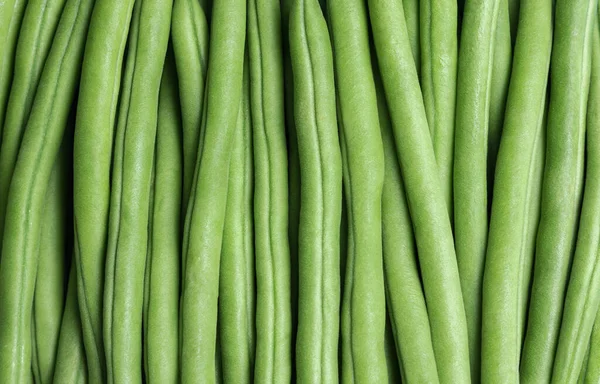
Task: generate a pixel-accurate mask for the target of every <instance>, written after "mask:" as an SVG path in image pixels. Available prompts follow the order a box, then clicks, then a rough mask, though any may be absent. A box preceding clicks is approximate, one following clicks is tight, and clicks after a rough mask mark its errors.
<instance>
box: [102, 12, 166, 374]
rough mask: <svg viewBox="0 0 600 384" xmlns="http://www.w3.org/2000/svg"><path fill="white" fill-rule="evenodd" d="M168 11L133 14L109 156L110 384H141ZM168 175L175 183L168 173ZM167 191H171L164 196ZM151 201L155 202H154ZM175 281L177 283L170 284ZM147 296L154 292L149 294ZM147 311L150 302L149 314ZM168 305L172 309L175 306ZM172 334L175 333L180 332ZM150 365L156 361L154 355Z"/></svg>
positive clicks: (106, 341) (106, 292) (107, 309)
mask: <svg viewBox="0 0 600 384" xmlns="http://www.w3.org/2000/svg"><path fill="white" fill-rule="evenodd" d="M171 9H172V2H171V1H163V0H141V1H138V2H136V4H135V6H134V9H133V18H132V21H131V31H130V33H129V43H128V52H127V60H126V67H125V75H124V77H123V83H122V84H123V91H122V94H121V103H120V105H119V117H118V122H117V132H116V137H115V149H114V154H113V159H114V160H113V169H112V187H111V188H112V189H111V192H112V194H111V202H110V214H109V229H108V245H107V255H106V269H105V280H104V282H105V283H104V324H103V329H104V333H103V335H104V348H105V355H106V372H107V382H108V383H139V382H141V381H142V369H141V368H142V343H141V340H140V336H141V334H142V314H143V309H142V307H143V297H144V270H145V265H146V256H147V247H148V237H149V236H155V232H154V231H153V233H152V235H150V234H149V233H148V232H149V231H148V218H149V216H150V212H149V210H150V209H149V208H150V204H149V200H150V189H151V175H152V166H153V158H154V146H155V139H156V130H157V120H158V116H157V115H158V102H159V90H160V82H161V77H162V73H163V64H164V60H165V55H166V51H167V44H168V40H169V31H170V27H171V23H170V22H171ZM167 172H169V171H167ZM160 173H162V172H161V170H159V169H158V165H157V177H159V176H160V175H159V174H160ZM170 176H171V177H176V175H173V174H171V175H170ZM171 191H172V189H171V188H170V189H169V193H170V192H171ZM155 193H157V192H156V191H155ZM156 199H159V197H158V196H156ZM156 199H155V200H156ZM156 209H158V207H157V206H156V205H155V206H153V212H152V213H153V219H154V220H156V219H157V218H156V216H154V213H156ZM176 218H178V217H176ZM158 223H161V224H160V225H158V228H154V227H156V225H155V226H153V227H152V229H156V230H173V229H174V228H173V221H172V220H169V224H168V225H166V224H165V225H163V224H162V220H161V219H160V218H159V219H158ZM159 237H161V240H160V241H158V242H157V241H152V246H155V245H158V246H165V247H170V246H172V245H171V244H172V243H173V242H175V243H176V242H177V239H178V236H175V238H174V239H173V238H171V242H170V243H169V242H168V241H167V240H166V239H164V238H162V236H159ZM153 240H154V239H153ZM157 243H158V244H157ZM170 252H173V251H172V250H171V251H170ZM176 252H177V251H175V253H176ZM157 253H160V254H161V256H163V255H164V252H163V251H156V252H155V251H154V250H152V254H153V255H155V254H157ZM152 257H154V256H152ZM152 268H153V267H152V266H150V269H152ZM151 273H152V271H151V270H150V274H151ZM167 276H168V272H166V271H161V278H163V280H162V281H161V283H162V284H164V286H165V287H166V286H167V284H168V283H166V282H165V280H167V279H168V278H167ZM172 279H173V277H171V280H172ZM177 280H178V279H177V276H175V281H177ZM150 290H151V291H152V287H151V288H150ZM153 294H154V293H153ZM175 296H176V295H175ZM170 297H172V295H171V296H170ZM151 305H152V303H150V304H149V307H150V306H151ZM171 305H172V306H173V307H175V306H176V305H177V304H176V303H171ZM163 309H165V311H168V310H167V309H166V308H163ZM150 310H151V309H150ZM169 312H170V313H171V315H172V314H173V313H176V310H174V309H173V308H171V310H170V311H169ZM154 317H155V316H154V314H153V313H150V314H149V315H148V318H149V319H150V318H152V319H154ZM170 324H171V325H172V322H171V323H170ZM170 331H171V332H175V333H177V329H175V330H171V329H170ZM162 336H164V335H162ZM171 338H173V334H171ZM164 339H166V336H165V337H164ZM171 352H174V351H173V350H171ZM149 358H150V359H153V357H152V356H149ZM172 365H173V363H172V362H171V366H172ZM171 369H173V367H171Z"/></svg>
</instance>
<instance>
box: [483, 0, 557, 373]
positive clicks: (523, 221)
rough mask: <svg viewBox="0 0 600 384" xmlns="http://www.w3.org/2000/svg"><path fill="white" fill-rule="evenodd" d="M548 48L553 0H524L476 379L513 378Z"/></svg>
mask: <svg viewBox="0 0 600 384" xmlns="http://www.w3.org/2000/svg"><path fill="white" fill-rule="evenodd" d="M551 49H552V1H550V0H525V1H523V4H522V7H521V25H520V26H519V36H517V41H516V45H515V55H514V59H513V64H514V66H513V71H512V74H511V79H510V86H509V90H508V99H507V105H506V115H505V117H504V128H503V131H502V139H501V142H500V148H499V152H498V161H497V165H496V172H495V183H494V199H493V202H492V211H491V217H490V230H489V238H488V245H487V253H486V260H485V273H484V279H483V307H482V330H481V343H482V345H481V381H482V382H500V381H503V380H504V381H505V382H513V383H514V382H518V381H519V361H520V356H521V345H522V341H523V334H524V328H525V319H526V314H527V304H528V303H527V298H528V293H529V285H530V281H531V274H532V265H533V256H534V252H535V236H536V231H537V226H538V223H539V212H540V200H541V184H542V172H543V168H544V150H545V145H544V143H545V142H544V138H545V129H546V124H545V118H544V116H545V113H544V111H545V109H546V104H547V103H546V99H547V97H546V88H547V79H548V70H549V66H550V52H551Z"/></svg>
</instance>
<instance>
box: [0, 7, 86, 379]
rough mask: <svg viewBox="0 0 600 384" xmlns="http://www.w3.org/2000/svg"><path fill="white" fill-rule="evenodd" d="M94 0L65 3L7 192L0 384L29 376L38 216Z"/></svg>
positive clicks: (0, 273)
mask: <svg viewBox="0 0 600 384" xmlns="http://www.w3.org/2000/svg"><path fill="white" fill-rule="evenodd" d="M92 6H93V0H68V1H67V4H66V5H65V8H64V10H63V13H62V15H61V19H60V21H59V24H58V28H57V31H56V35H55V37H54V41H53V43H52V48H51V49H50V53H49V54H48V58H47V60H46V64H45V66H44V71H43V72H42V76H41V78H40V83H39V86H38V89H37V92H36V96H35V98H34V102H33V106H32V109H31V115H30V117H29V120H28V123H27V126H26V129H25V134H24V135H23V141H22V143H21V149H20V150H19V156H18V158H17V163H16V166H15V171H14V175H13V178H12V182H11V185H10V189H9V194H8V204H7V207H8V209H7V212H6V226H5V229H4V231H5V232H4V233H5V235H6V237H5V241H4V242H3V244H2V255H3V257H2V261H1V262H0V307H1V308H2V311H0V324H2V325H3V326H2V327H0V348H1V349H0V382H2V383H22V382H25V381H26V380H28V378H29V377H30V375H31V343H30V337H31V330H30V328H31V316H32V306H33V297H34V296H33V295H34V286H35V278H36V271H37V259H38V252H39V239H40V233H41V223H42V220H41V216H42V212H43V204H44V201H45V200H44V198H45V196H46V190H47V189H48V188H47V187H48V182H49V179H50V174H51V171H52V167H53V164H54V162H55V160H56V157H57V155H58V151H59V147H60V143H61V141H62V139H63V134H64V131H65V127H66V125H67V117H68V114H69V109H70V107H71V105H72V101H73V99H74V94H75V89H76V86H77V83H78V81H79V73H80V68H81V57H82V55H83V49H84V44H85V39H86V35H87V29H88V22H89V17H90V14H91V10H92Z"/></svg>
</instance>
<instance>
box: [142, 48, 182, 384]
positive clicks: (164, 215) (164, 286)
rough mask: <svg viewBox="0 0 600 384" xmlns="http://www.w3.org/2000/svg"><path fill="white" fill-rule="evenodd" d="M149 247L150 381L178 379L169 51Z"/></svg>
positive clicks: (177, 157) (174, 134)
mask: <svg viewBox="0 0 600 384" xmlns="http://www.w3.org/2000/svg"><path fill="white" fill-rule="evenodd" d="M157 124H158V126H157V132H156V149H155V155H154V170H153V171H154V176H153V183H154V184H153V190H152V191H151V195H152V198H151V203H152V204H151V205H150V218H149V220H150V222H151V223H152V226H151V231H149V238H148V240H149V249H148V258H147V260H146V272H147V274H146V279H145V281H146V286H147V292H146V295H145V297H146V299H145V302H146V305H145V308H144V313H145V314H144V321H145V323H144V337H145V341H144V342H145V344H144V351H145V363H146V367H147V370H146V382H148V383H177V382H178V377H179V361H178V354H179V347H178V345H179V344H178V343H179V341H178V339H179V331H178V325H179V268H180V267H179V264H180V262H181V260H180V255H181V243H180V238H181V230H182V228H181V226H182V220H181V196H182V193H181V188H182V174H183V164H182V153H183V149H182V124H181V109H180V107H179V96H178V86H177V73H176V71H175V62H174V59H173V52H172V49H169V50H168V51H167V58H166V61H165V68H164V70H163V74H162V81H161V86H160V94H159V102H158V122H157Z"/></svg>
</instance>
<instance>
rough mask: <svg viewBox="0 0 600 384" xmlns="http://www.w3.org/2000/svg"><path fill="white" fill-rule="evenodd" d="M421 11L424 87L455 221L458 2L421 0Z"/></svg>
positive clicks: (424, 96)
mask: <svg viewBox="0 0 600 384" xmlns="http://www.w3.org/2000/svg"><path fill="white" fill-rule="evenodd" d="M405 9H406V6H405ZM419 12H420V21H421V23H420V36H421V51H422V55H421V90H422V92H423V102H424V104H425V112H426V114H427V122H428V124H429V132H430V133H431V139H432V141H433V150H434V152H435V158H436V161H437V167H438V172H439V175H440V181H441V186H442V193H443V194H444V197H445V199H446V206H447V208H448V214H449V215H450V219H451V220H452V217H453V210H452V166H453V159H452V158H453V154H454V114H455V105H456V66H457V60H458V39H457V35H456V29H457V8H456V1H453V0H446V1H434V0H420V9H419ZM409 36H410V32H409Z"/></svg>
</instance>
